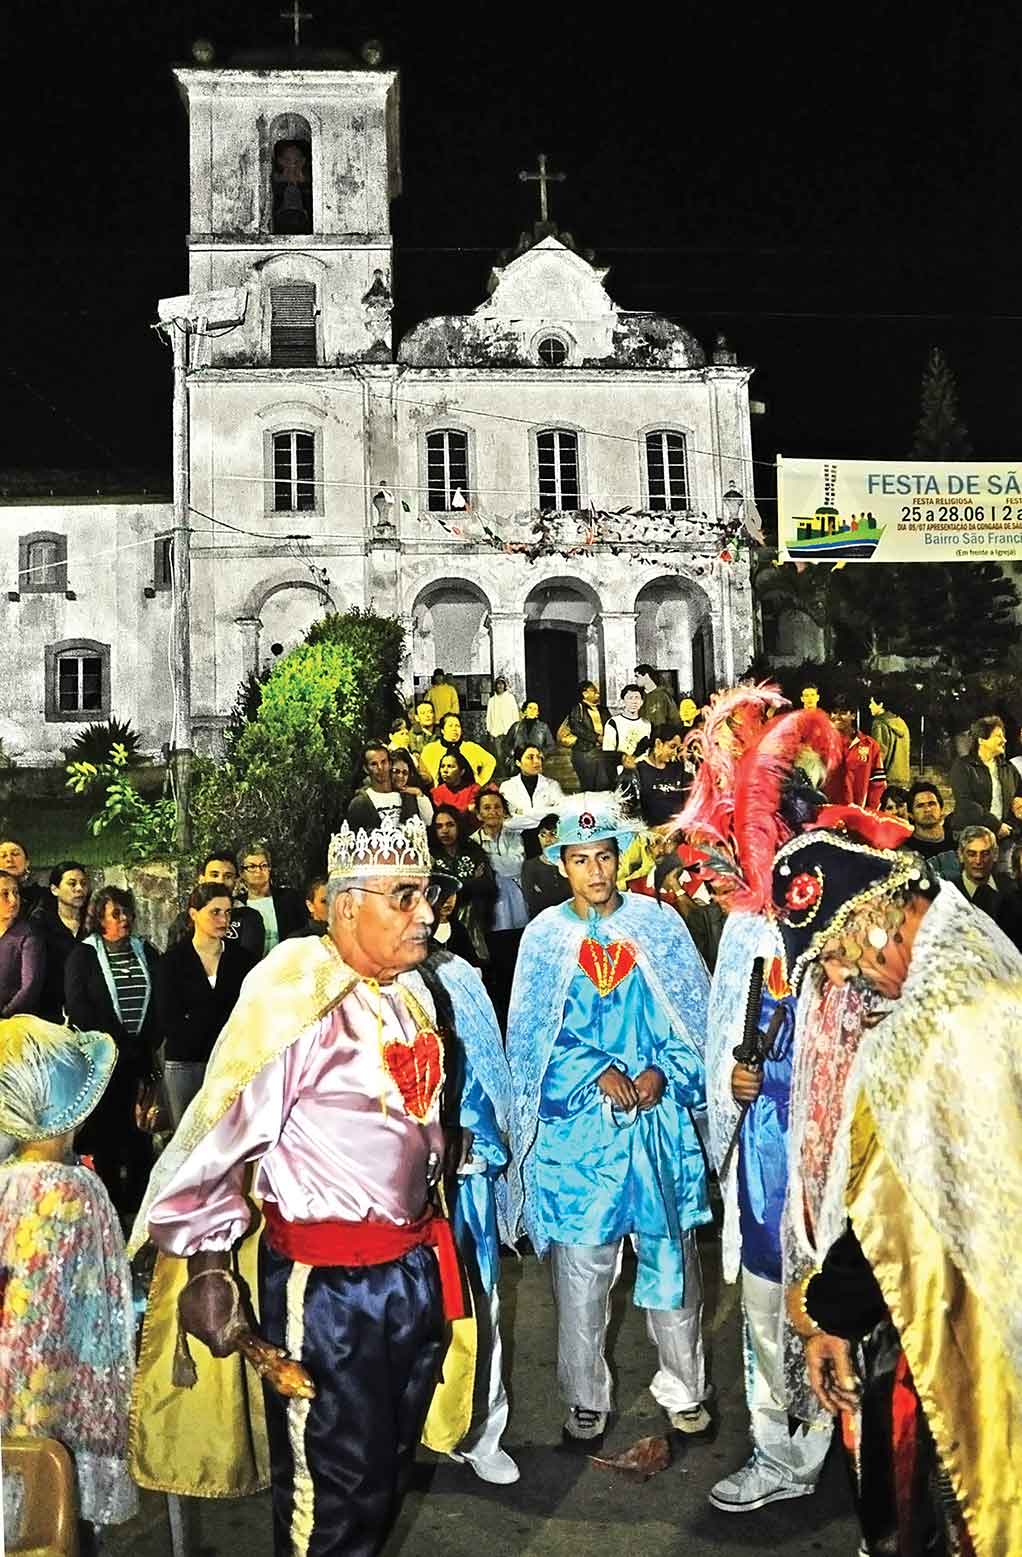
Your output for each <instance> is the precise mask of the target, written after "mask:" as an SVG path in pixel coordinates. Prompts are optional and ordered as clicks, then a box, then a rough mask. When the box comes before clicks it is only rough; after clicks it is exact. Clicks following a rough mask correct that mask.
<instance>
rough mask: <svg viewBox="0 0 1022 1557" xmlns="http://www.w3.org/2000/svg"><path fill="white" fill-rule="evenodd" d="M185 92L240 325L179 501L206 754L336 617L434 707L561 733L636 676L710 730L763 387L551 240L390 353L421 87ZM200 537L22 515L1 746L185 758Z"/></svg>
mask: <svg viewBox="0 0 1022 1557" xmlns="http://www.w3.org/2000/svg"><path fill="white" fill-rule="evenodd" d="M176 75H177V79H178V82H179V86H180V89H181V92H182V96H183V98H184V101H185V104H186V107H187V111H188V116H189V125H190V145H191V152H190V156H191V221H190V227H191V231H190V233H189V236H188V254H189V295H188V299H185V300H183V302H184V301H188V300H193V299H195V298H197V297H201V296H208V295H210V294H219V293H221V292H223V291H224V290H225V289H235V291H236V295H237V296H239V297H240V298H241V299H242V310H241V315H242V316H241V317H240V319H239V320H235V321H232V322H231V323H229V324H226V325H223V326H220V325H217V324H215V323H213V322H209V323H207V324H205V325H204V324H203V323H202V321H201V320H200V321H199V322H198V324H197V325H196V322H195V320H194V318H193V320H192V324H191V328H192V329H193V332H194V333H192V334H191V337H190V355H189V360H188V364H187V373H186V385H187V388H186V394H187V411H188V440H187V448H188V454H187V469H186V470H182V471H181V472H178V473H176V474H177V475H178V476H179V477H180V476H184V477H186V484H185V489H184V490H185V492H186V494H187V500H188V503H189V513H190V525H189V528H190V532H191V533H190V536H189V544H190V572H191V591H190V609H189V619H190V643H191V686H192V708H193V740H194V744H195V745H196V746H197V747H198V748H199V749H215V747H216V743H217V737H218V732H219V730H220V729H221V728H222V726H223V724H224V723H225V722H226V719H227V717H228V715H229V713H230V710H231V708H232V706H233V704H234V701H235V698H236V695H237V692H238V688H239V685H240V684H241V682H242V681H243V680H244V678H245V677H246V676H247V675H248V674H249V673H251V672H252V671H256V670H259V669H260V668H262V667H264V666H265V665H266V664H267V663H271V662H272V660H273V659H274V658H275V657H276V656H278V655H279V654H281V653H283V652H286V650H287V649H288V648H290V647H291V646H292V645H293V644H295V643H297V642H298V641H300V639H301V637H302V635H303V634H304V632H305V631H306V630H307V629H308V627H309V626H310V624H311V623H312V622H313V621H314V620H315V619H316V618H317V617H318V616H319V615H321V614H322V613H323V611H324V610H345V609H347V608H349V607H351V606H356V605H358V606H367V605H372V606H373V607H374V608H375V609H376V610H377V611H379V612H382V613H387V614H393V615H396V616H398V617H399V618H400V619H401V620H402V621H403V622H404V623H405V626H406V630H407V645H408V656H407V662H406V665H405V681H406V690H407V691H408V692H409V693H411V692H412V691H413V690H417V689H419V688H420V687H422V686H423V685H425V684H428V681H429V677H430V674H431V673H432V671H433V670H434V668H435V667H437V666H442V667H443V668H444V669H445V670H446V671H447V672H448V673H449V674H450V675H452V676H453V678H454V679H455V680H456V681H457V682H458V683H459V684H460V686H461V689H462V701H463V706H464V707H466V708H467V710H468V711H469V714H470V716H471V715H472V713H473V712H474V711H478V710H480V709H481V708H482V707H483V706H484V705H485V700H486V696H487V695H488V693H489V690H490V683H491V679H492V678H493V677H494V676H496V675H503V676H505V677H506V678H507V680H508V683H509V685H510V686H511V688H512V690H513V691H515V692H516V693H517V694H518V695H519V697H520V698H522V699H524V697H525V695H526V694H528V695H529V696H530V697H535V698H536V699H537V700H538V701H539V702H540V704H541V707H542V709H543V712H544V715H545V716H546V717H547V718H548V719H549V720H550V722H551V723H553V724H556V723H557V722H558V721H559V720H560V718H561V717H562V716H563V714H564V713H565V712H566V711H567V707H568V705H569V703H570V702H571V701H573V700H574V696H575V688H576V686H577V683H578V682H579V681H580V680H582V679H586V678H589V679H592V680H594V681H597V682H598V683H599V685H600V686H601V688H602V691H603V695H604V697H605V698H606V700H607V701H608V702H610V703H611V704H612V705H613V704H615V703H616V702H617V699H618V695H619V692H620V689H621V687H622V686H623V685H624V684H625V683H626V682H627V681H629V680H630V679H631V677H632V671H633V667H634V666H635V664H636V663H640V662H649V663H651V664H653V665H654V666H656V667H657V668H658V669H659V670H660V671H661V672H662V673H663V674H664V676H665V679H667V680H669V681H670V682H672V683H673V685H674V687H675V689H676V691H677V692H678V693H679V694H680V695H684V694H686V693H692V694H694V695H695V696H696V698H697V699H700V698H702V697H705V696H706V695H707V694H708V692H709V691H711V690H712V689H713V687H714V686H716V685H717V684H720V683H725V682H727V681H730V680H732V679H733V678H734V677H735V676H736V675H740V674H741V673H742V672H743V671H744V669H745V667H746V665H747V664H748V662H749V660H750V659H751V657H752V653H753V643H752V637H753V627H752V622H753V612H752V598H751V590H750V583H749V574H748V567H747V564H746V563H745V561H744V560H743V554H742V553H741V552H740V551H738V550H736V549H735V548H734V546H733V536H734V534H735V532H736V530H737V528H738V522H739V520H738V516H740V512H741V505H742V502H743V494H745V493H748V494H750V495H751V491H752V480H751V472H752V463H751V456H752V450H751V437H750V423H749V399H748V381H749V378H750V376H751V370H750V369H748V368H745V367H742V366H739V365H738V364H737V362H736V361H735V359H734V357H733V356H732V354H731V353H730V352H728V351H727V350H726V348H725V347H723V346H722V345H719V346H718V349H717V350H716V351H715V352H714V353H712V355H711V357H710V359H709V360H708V359H707V356H706V354H705V353H704V351H703V348H702V347H701V346H700V344H699V342H698V341H697V340H695V338H694V337H693V336H692V335H690V334H689V333H688V332H687V331H686V330H685V329H683V328H681V327H680V326H679V325H677V324H675V323H673V322H671V321H669V320H666V319H663V318H659V317H656V316H654V315H651V314H645V313H635V312H629V311H627V310H624V309H622V308H619V307H618V306H617V304H616V303H615V302H614V301H613V299H612V298H611V296H610V294H609V292H608V290H607V287H606V284H605V283H606V272H605V271H604V270H603V269H602V268H600V267H599V266H597V265H596V264H595V263H594V262H593V260H592V259H590V258H586V257H584V256H583V255H581V254H579V253H578V252H577V251H576V250H575V248H574V245H573V243H572V242H571V240H570V238H567V237H565V236H564V235H561V234H559V233H558V232H557V230H556V228H554V227H553V224H552V223H550V222H541V223H538V224H537V225H536V228H535V229H534V231H533V232H532V233H531V234H530V235H527V236H524V237H523V239H522V240H521V241H520V243H519V245H518V250H517V252H516V254H515V255H514V256H513V257H512V258H510V259H509V261H508V262H507V263H505V264H502V265H501V266H499V267H498V268H496V269H495V270H494V271H493V273H492V276H491V278H490V288H489V295H488V297H487V298H486V299H485V300H484V301H483V302H481V303H480V305H479V306H478V307H477V308H476V309H475V310H474V312H472V313H469V314H466V315H463V316H455V317H444V318H434V319H428V320H426V321H424V322H423V323H421V324H420V325H418V326H417V327H416V328H415V329H413V330H412V331H411V332H410V333H409V334H408V335H406V336H405V338H404V339H403V340H402V341H401V342H400V343H399V344H398V345H397V347H396V349H395V343H394V341H393V339H392V332H391V313H392V308H393V294H392V240H391V231H390V206H391V202H392V200H393V199H394V198H395V196H396V195H397V194H398V193H399V190H400V165H399V151H398V80H397V77H396V75H395V74H394V73H392V72H389V71H384V70H380V69H335V68H327V69H322V68H321V69H316V68H303V67H300V66H296V67H295V68H291V69H286V70H285V69H245V68H219V67H208V68H189V69H182V70H179V71H177V72H176ZM542 171H543V169H542V167H541V172H542ZM543 189H544V199H545V185H544V186H543ZM172 327H173V326H172V325H171V328H172ZM174 528H175V518H174V510H173V508H172V507H171V506H170V505H167V504H160V503H137V504H132V503H127V502H118V503H116V504H111V503H96V504H91V503H90V504H64V505H62V504H60V503H56V502H53V503H49V504H42V505H40V504H31V505H29V504H23V505H20V506H19V505H7V506H5V507H4V508H2V509H0V549H2V550H0V555H2V558H3V564H4V570H3V571H4V576H6V578H7V579H8V583H9V586H10V587H9V588H8V589H7V591H6V592H3V593H0V616H2V619H3V625H4V628H5V630H6V636H7V642H8V645H9V659H8V664H9V666H10V667H12V674H10V675H8V677H7V678H6V680H5V683H4V686H3V688H2V690H0V738H2V739H3V740H4V743H5V747H6V749H7V751H8V752H9V753H10V754H11V755H13V756H14V757H15V760H18V761H34V762H38V761H46V760H56V759H57V758H58V757H59V752H60V749H61V747H62V746H63V745H65V744H66V743H67V742H68V740H69V739H71V738H73V735H74V732H75V728H76V726H77V727H80V726H81V724H83V723H87V722H89V721H91V720H94V719H101V718H105V717H106V716H107V715H109V714H112V715H115V716H116V717H118V718H130V719H131V721H132V723H133V724H134V726H135V728H136V729H137V730H138V731H139V733H140V735H141V736H142V740H143V744H144V746H146V747H147V748H148V749H150V750H158V749H159V748H160V747H161V745H163V744H164V743H166V742H168V741H171V740H173V739H174V732H173V731H172V728H171V721H172V705H171V679H170V668H169V656H170V654H171V653H172V652H173V647H172V646H173V643H174V638H173V635H172V632H171V615H172V612H173V610H174V608H175V600H174V594H175V591H174V589H173V584H174V568H173V550H172V549H173V546H174V544H175V541H174ZM5 596H6V597H5ZM176 738H177V739H178V740H180V739H181V732H177V737H176Z"/></svg>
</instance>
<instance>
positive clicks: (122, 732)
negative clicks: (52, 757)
mask: <svg viewBox="0 0 1022 1557" xmlns="http://www.w3.org/2000/svg"><path fill="white" fill-rule="evenodd" d="M115 746H118V747H120V748H121V749H122V750H123V751H124V753H125V763H126V764H127V765H130V764H131V763H134V762H137V761H138V758H139V755H140V753H139V739H138V736H137V734H136V733H135V731H134V730H133V729H132V728H131V721H130V719H123V720H121V719H108V720H107V721H106V723H105V724H103V723H98V722H97V723H96V724H88V725H86V726H85V729H84V730H81V731H79V733H78V734H77V735H76V736H75V738H74V740H73V741H72V742H71V745H70V746H65V747H64V760H65V762H92V763H96V764H98V763H103V762H110V761H111V759H112V756H113V751H114V747H115Z"/></svg>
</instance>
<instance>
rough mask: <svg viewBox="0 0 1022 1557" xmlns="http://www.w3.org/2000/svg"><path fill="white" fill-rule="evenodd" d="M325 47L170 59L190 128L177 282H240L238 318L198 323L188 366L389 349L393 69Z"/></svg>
mask: <svg viewBox="0 0 1022 1557" xmlns="http://www.w3.org/2000/svg"><path fill="white" fill-rule="evenodd" d="M296 9H297V8H296ZM295 25H296V30H297V25H298V24H297V22H296V24H295ZM336 58H337V56H330V55H326V54H324V55H321V56H318V55H317V54H316V53H315V52H313V51H311V50H307V49H304V48H297V47H296V48H293V49H292V50H291V51H290V59H291V63H290V64H289V65H288V66H287V67H286V68H285V67H279V66H272V65H271V66H270V67H269V68H267V67H266V66H265V65H263V63H262V61H261V60H260V62H259V64H258V66H257V65H255V64H253V65H251V66H250V67H249V66H248V65H247V64H246V65H244V66H239V65H231V66H228V67H225V68H220V67H217V66H209V67H205V68H203V67H188V68H185V69H179V70H176V71H175V72H174V75H175V77H176V79H177V82H178V87H179V89H180V91H181V94H182V96H183V98H184V102H185V106H186V108H187V111H188V119H189V128H190V148H191V149H190V170H191V214H190V223H189V227H190V230H189V234H188V254H189V266H188V269H189V281H188V285H189V292H191V293H199V292H202V293H205V292H215V291H219V290H221V289H223V288H226V287H244V288H245V289H246V290H247V292H248V307H247V310H246V315H245V320H244V323H243V324H242V325H241V326H239V327H238V328H237V329H234V330H229V331H224V332H223V333H222V334H219V335H215V334H214V335H211V336H210V335H207V336H205V337H204V338H203V345H202V352H203V355H202V358H201V359H200V361H197V362H195V363H193V366H209V367H214V368H230V367H239V368H242V367H244V368H274V367H280V368H287V367H334V366H343V365H345V364H348V363H355V362H389V361H391V356H392V351H391V348H392V341H391V328H390V316H391V305H392V298H391V247H392V244H391V231H390V202H391V201H392V200H393V199H394V198H395V197H396V196H397V195H398V194H399V192H400V187H401V170H400V161H399V150H398V79H397V75H396V73H395V72H393V71H386V70H381V69H379V68H374V67H363V68H358V67H359V62H358V61H357V60H356V59H355V58H354V57H353V56H341V58H342V59H343V60H344V63H345V66H346V67H350V68H336V67H335V65H334V64H333V60H335V59H336ZM320 60H323V61H330V63H320Z"/></svg>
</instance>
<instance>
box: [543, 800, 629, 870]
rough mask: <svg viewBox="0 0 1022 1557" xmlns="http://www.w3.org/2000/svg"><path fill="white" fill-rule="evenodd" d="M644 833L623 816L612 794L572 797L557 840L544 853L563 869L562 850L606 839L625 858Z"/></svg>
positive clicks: (562, 809) (562, 811) (559, 816)
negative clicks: (611, 842)
mask: <svg viewBox="0 0 1022 1557" xmlns="http://www.w3.org/2000/svg"><path fill="white" fill-rule="evenodd" d="M641 830H642V824H641V823H636V822H629V821H628V819H627V818H626V817H624V816H622V815H621V813H620V811H619V810H618V809H617V808H616V806H615V805H614V802H613V798H612V796H610V795H609V794H607V793H605V792H603V791H601V790H594V791H592V792H589V793H583V794H580V795H572V796H571V798H570V800H568V801H567V803H566V804H565V805H562V806H560V807H559V808H558V812H557V837H556V839H555V841H554V842H553V843H551V844H549V845H548V846H547V848H545V849H544V850H543V858H544V859H545V860H547V861H548V862H549V863H550V864H551V865H559V864H560V863H561V850H562V849H566V848H568V847H569V846H570V845H571V844H590V843H602V842H603V841H604V839H605V838H614V839H615V840H616V841H617V846H618V852H619V853H621V854H623V853H624V852H625V850H626V849H628V848H630V847H631V846H632V844H633V843H634V842H635V835H636V833H637V832H639V831H641Z"/></svg>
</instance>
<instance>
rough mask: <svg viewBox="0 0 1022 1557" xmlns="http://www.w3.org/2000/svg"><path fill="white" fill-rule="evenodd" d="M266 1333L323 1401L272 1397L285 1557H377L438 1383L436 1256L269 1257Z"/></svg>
mask: <svg viewBox="0 0 1022 1557" xmlns="http://www.w3.org/2000/svg"><path fill="white" fill-rule="evenodd" d="M259 1300H260V1330H261V1331H262V1333H263V1334H264V1335H265V1336H266V1338H267V1340H269V1341H272V1342H273V1343H274V1344H275V1345H277V1346H285V1347H286V1348H287V1350H288V1351H289V1352H290V1354H291V1355H292V1356H293V1357H296V1358H300V1359H301V1361H302V1363H304V1365H305V1367H306V1368H307V1369H308V1370H309V1372H310V1374H311V1375H312V1378H313V1381H314V1383H315V1385H316V1398H315V1400H311V1401H307V1400H304V1401H303V1400H291V1401H285V1400H282V1399H281V1397H280V1396H279V1395H276V1394H274V1393H273V1392H272V1391H270V1390H266V1391H265V1392H264V1394H265V1400H266V1421H267V1427H268V1430H269V1440H270V1475H271V1481H272V1501H273V1550H274V1554H275V1557H374V1554H375V1553H377V1552H379V1551H380V1549H381V1547H382V1546H383V1544H384V1542H385V1541H386V1539H387V1536H388V1534H389V1532H390V1529H391V1527H392V1525H393V1523H394V1520H395V1519H396V1518H397V1514H398V1511H399V1509H400V1506H401V1500H402V1498H403V1497H404V1493H405V1490H406V1486H407V1481H408V1477H409V1474H410V1471H411V1467H412V1461H413V1459H414V1456H415V1446H416V1444H417V1443H418V1441H419V1436H420V1434H421V1432H422V1427H423V1423H424V1422H425V1420H426V1413H427V1411H428V1409H429V1403H430V1400H431V1398H432V1395H433V1389H434V1386H435V1384H436V1382H437V1377H438V1371H439V1365H440V1353H441V1342H442V1337H443V1309H442V1304H441V1299H440V1278H439V1273H438V1268H437V1261H436V1256H435V1255H434V1253H433V1251H432V1249H429V1248H416V1249H412V1250H411V1251H410V1252H409V1253H408V1254H405V1255H402V1257H401V1258H400V1259H398V1260H392V1261H390V1262H389V1263H387V1264H386V1265H367V1266H359V1267H347V1266H317V1267H310V1266H308V1265H300V1264H297V1263H295V1262H293V1261H291V1260H288V1259H285V1258H283V1257H282V1256H280V1255H278V1254H275V1253H274V1251H273V1250H272V1249H270V1248H269V1247H268V1246H267V1244H266V1242H265V1240H264V1241H263V1243H262V1245H261V1247H260V1251H259Z"/></svg>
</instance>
